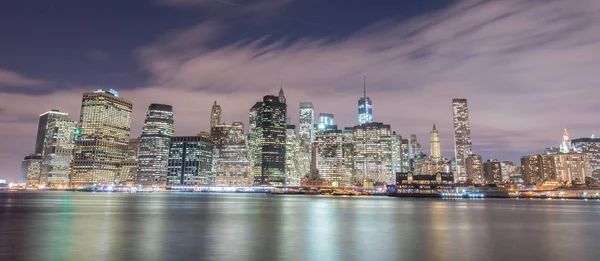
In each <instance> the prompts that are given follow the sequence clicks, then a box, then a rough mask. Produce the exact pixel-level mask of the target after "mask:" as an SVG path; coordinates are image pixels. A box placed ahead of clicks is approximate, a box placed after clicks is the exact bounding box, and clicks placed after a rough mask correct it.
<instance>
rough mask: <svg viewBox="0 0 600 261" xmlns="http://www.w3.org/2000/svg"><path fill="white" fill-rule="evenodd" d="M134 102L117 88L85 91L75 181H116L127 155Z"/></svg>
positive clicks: (74, 174) (97, 182) (77, 147)
mask: <svg viewBox="0 0 600 261" xmlns="http://www.w3.org/2000/svg"><path fill="white" fill-rule="evenodd" d="M132 109H133V103H132V102H131V101H129V100H126V99H123V98H121V97H119V94H118V93H117V92H116V91H114V90H110V91H104V90H97V91H95V92H92V93H84V94H83V101H82V104H81V114H80V124H81V129H80V130H81V135H80V136H79V137H78V139H77V141H76V145H75V155H74V159H73V171H72V176H71V182H72V184H73V185H89V184H103V183H112V182H114V181H115V178H117V177H118V175H119V171H120V166H119V164H120V163H121V161H123V160H125V159H126V158H127V145H128V143H129V132H130V129H131V112H132Z"/></svg>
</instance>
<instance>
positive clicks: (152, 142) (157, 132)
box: [136, 104, 175, 185]
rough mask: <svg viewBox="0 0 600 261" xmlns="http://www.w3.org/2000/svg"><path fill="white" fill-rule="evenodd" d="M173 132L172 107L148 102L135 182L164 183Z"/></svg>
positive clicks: (147, 183)
mask: <svg viewBox="0 0 600 261" xmlns="http://www.w3.org/2000/svg"><path fill="white" fill-rule="evenodd" d="M174 134H175V127H174V120H173V107H172V106H171V105H165V104H150V106H149V107H148V112H147V113H146V120H145V121H144V127H143V129H142V136H140V150H139V155H138V160H139V166H138V171H137V174H136V175H137V178H136V182H137V183H138V184H141V185H164V184H165V183H166V181H167V171H168V170H167V164H168V159H169V146H170V144H169V143H170V142H171V137H173V135H174Z"/></svg>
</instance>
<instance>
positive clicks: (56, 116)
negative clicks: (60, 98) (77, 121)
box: [33, 109, 69, 155]
mask: <svg viewBox="0 0 600 261" xmlns="http://www.w3.org/2000/svg"><path fill="white" fill-rule="evenodd" d="M53 120H69V114H68V113H66V112H62V111H60V110H56V109H52V110H49V111H47V112H44V113H42V114H40V119H39V122H38V130H37V136H36V140H35V149H34V152H33V154H39V155H42V153H43V151H44V144H45V142H44V139H45V138H46V134H47V125H48V123H49V122H51V121H53Z"/></svg>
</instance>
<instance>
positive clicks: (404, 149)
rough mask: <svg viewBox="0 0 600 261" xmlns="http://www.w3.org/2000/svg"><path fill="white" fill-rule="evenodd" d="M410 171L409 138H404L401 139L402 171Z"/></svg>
mask: <svg viewBox="0 0 600 261" xmlns="http://www.w3.org/2000/svg"><path fill="white" fill-rule="evenodd" d="M408 171H410V158H409V142H408V139H402V140H401V141H400V172H408Z"/></svg>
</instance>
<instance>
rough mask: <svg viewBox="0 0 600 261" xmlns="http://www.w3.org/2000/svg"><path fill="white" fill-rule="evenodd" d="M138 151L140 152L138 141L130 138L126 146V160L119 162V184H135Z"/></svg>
mask: <svg viewBox="0 0 600 261" xmlns="http://www.w3.org/2000/svg"><path fill="white" fill-rule="evenodd" d="M139 150H140V139H139V138H132V139H129V143H128V144H127V158H126V159H125V160H124V161H121V164H120V166H121V171H120V173H119V182H120V183H127V184H129V185H131V184H133V183H135V179H136V177H137V169H138V162H139V158H138V155H139Z"/></svg>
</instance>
